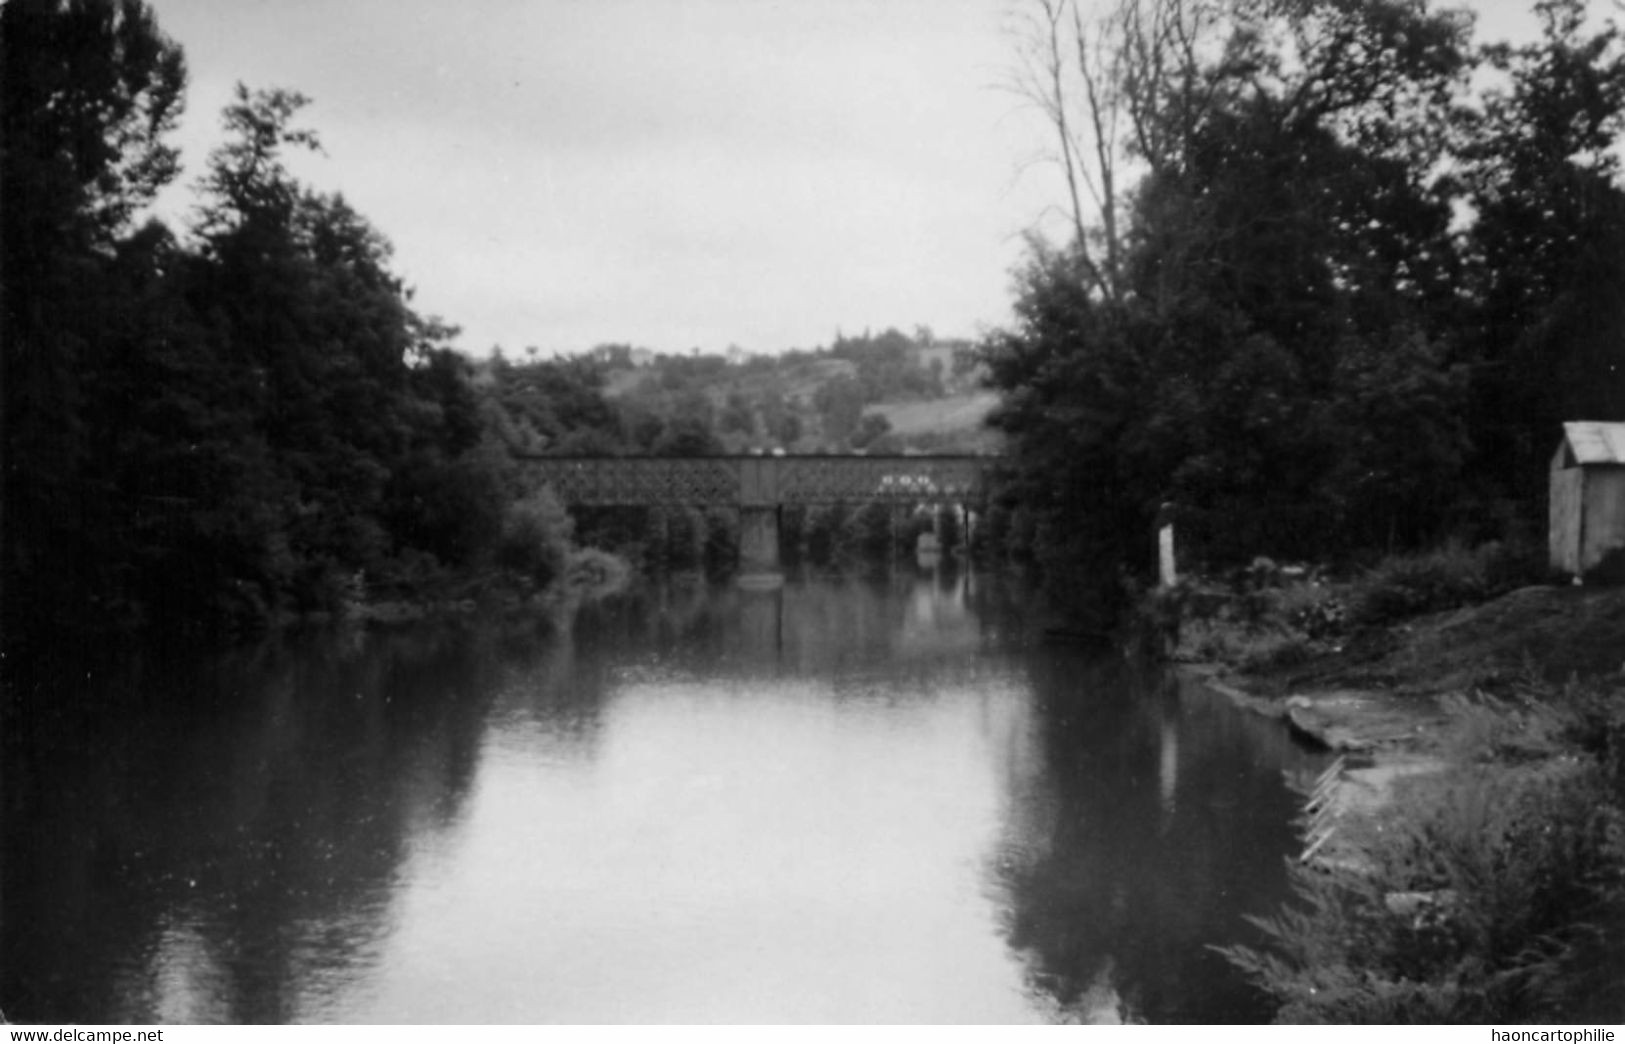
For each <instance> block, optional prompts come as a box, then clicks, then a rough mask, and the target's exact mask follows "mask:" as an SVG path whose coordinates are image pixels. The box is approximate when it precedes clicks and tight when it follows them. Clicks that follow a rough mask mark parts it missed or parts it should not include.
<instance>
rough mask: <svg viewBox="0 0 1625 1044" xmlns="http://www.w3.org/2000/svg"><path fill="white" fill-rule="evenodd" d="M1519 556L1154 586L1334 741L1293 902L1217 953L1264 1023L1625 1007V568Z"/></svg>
mask: <svg viewBox="0 0 1625 1044" xmlns="http://www.w3.org/2000/svg"><path fill="white" fill-rule="evenodd" d="M1525 561H1526V560H1525ZM1527 577H1528V571H1527V569H1523V568H1520V564H1519V561H1518V556H1514V555H1512V554H1511V553H1509V552H1508V551H1506V550H1505V549H1502V548H1498V547H1493V546H1492V547H1488V548H1481V549H1476V550H1471V551H1469V550H1465V549H1461V548H1447V549H1443V550H1441V551H1437V552H1434V553H1431V554H1428V555H1417V556H1407V557H1405V558H1396V559H1390V560H1387V561H1385V562H1383V563H1380V564H1378V565H1377V566H1376V567H1374V568H1372V569H1370V570H1367V571H1364V572H1362V573H1360V574H1358V575H1354V576H1349V577H1344V578H1329V577H1325V576H1320V575H1316V574H1315V573H1314V572H1313V571H1310V570H1292V569H1285V570H1283V569H1279V568H1276V567H1275V566H1274V565H1273V564H1270V563H1259V564H1258V565H1257V567H1256V568H1255V569H1254V570H1250V571H1248V573H1246V574H1244V575H1239V576H1236V577H1232V578H1230V580H1229V582H1227V583H1223V584H1219V583H1198V584H1191V585H1188V586H1186V587H1184V588H1182V589H1181V590H1178V591H1175V592H1172V593H1166V594H1163V595H1159V596H1156V597H1155V598H1154V599H1153V604H1152V610H1153V612H1154V613H1155V614H1157V617H1158V618H1159V619H1160V620H1161V621H1162V622H1163V627H1162V633H1163V637H1164V640H1165V641H1166V642H1167V643H1168V645H1169V647H1170V651H1171V652H1172V654H1173V656H1174V657H1175V658H1176V659H1179V660H1182V661H1184V662H1186V663H1187V664H1188V665H1189V666H1188V669H1191V670H1197V671H1200V672H1202V673H1203V674H1204V675H1205V676H1206V677H1207V678H1208V680H1209V682H1210V683H1211V684H1213V685H1214V686H1215V687H1217V688H1220V689H1222V690H1224V691H1226V692H1228V693H1229V694H1231V695H1232V697H1234V698H1235V699H1237V701H1238V702H1240V703H1242V704H1244V705H1245V706H1248V707H1249V708H1251V709H1253V710H1257V711H1260V712H1263V713H1268V714H1273V715H1277V716H1280V717H1281V718H1283V719H1284V720H1285V721H1286V722H1287V723H1288V724H1289V725H1290V727H1292V728H1293V729H1295V730H1296V731H1298V732H1299V733H1301V734H1302V735H1304V736H1305V737H1306V738H1308V739H1311V740H1313V741H1315V742H1319V743H1322V744H1324V745H1326V746H1328V747H1330V748H1333V749H1336V750H1339V751H1340V752H1341V753H1342V754H1343V757H1342V758H1341V759H1340V761H1339V762H1338V765H1337V767H1336V770H1335V771H1333V772H1331V773H1330V774H1329V775H1328V777H1327V779H1326V780H1325V785H1324V786H1323V787H1321V788H1320V789H1319V790H1318V791H1317V792H1315V793H1313V794H1306V795H1305V812H1304V817H1303V822H1302V827H1303V832H1304V858H1300V859H1299V860H1297V861H1296V862H1295V864H1294V866H1293V868H1292V876H1293V881H1294V886H1295V890H1296V893H1297V897H1298V898H1297V901H1296V902H1295V903H1293V904H1291V905H1290V906H1288V907H1286V908H1284V909H1282V910H1277V911H1260V912H1259V913H1260V917H1259V918H1258V919H1257V921H1256V925H1257V927H1258V928H1259V936H1258V939H1257V941H1256V943H1255V944H1253V945H1252V946H1248V947H1235V948H1231V949H1229V950H1227V951H1226V956H1227V957H1229V958H1230V959H1231V960H1232V961H1233V962H1234V963H1236V964H1237V965H1238V966H1240V967H1241V968H1242V969H1243V970H1244V971H1246V972H1247V973H1248V974H1249V976H1250V977H1251V978H1252V979H1253V980H1254V981H1255V982H1256V983H1257V984H1258V985H1259V986H1260V987H1261V988H1262V989H1264V990H1265V991H1266V992H1268V993H1269V994H1271V996H1273V997H1274V998H1275V1000H1276V1001H1277V1002H1278V1004H1279V1009H1278V1014H1277V1018H1278V1020H1279V1021H1283V1022H1342V1023H1347V1022H1431V1023H1462V1022H1534V1021H1557V1022H1582V1021H1593V1020H1601V1021H1609V1022H1617V1021H1620V1020H1622V1019H1625V590H1621V589H1582V588H1574V587H1566V586H1554V585H1547V584H1527V583H1525V584H1522V585H1521V586H1520V581H1521V580H1524V579H1527Z"/></svg>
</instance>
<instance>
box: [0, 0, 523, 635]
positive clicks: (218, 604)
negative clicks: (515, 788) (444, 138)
mask: <svg viewBox="0 0 1625 1044" xmlns="http://www.w3.org/2000/svg"><path fill="white" fill-rule="evenodd" d="M0 30H3V33H4V41H3V43H4V48H5V54H6V61H5V62H4V65H3V73H0V75H3V76H4V85H3V87H4V89H3V91H0V97H3V104H4V131H5V151H4V172H3V175H4V185H5V190H6V196H7V198H6V206H5V207H4V220H5V228H4V236H3V245H4V252H5V253H4V269H3V271H4V274H5V281H4V285H3V287H0V308H3V315H4V322H5V330H6V339H5V354H4V394H5V403H4V408H5V412H4V417H5V432H4V436H5V446H6V457H5V467H4V471H5V474H4V506H5V517H4V533H3V536H4V541H3V543H4V556H5V561H4V568H5V590H6V600H5V614H6V616H5V621H4V623H5V631H6V634H7V637H8V641H10V642H11V643H13V644H14V645H15V643H16V642H18V641H20V640H23V639H24V638H26V636H27V635H29V634H36V633H58V634H60V633H63V632H64V629H65V630H66V631H67V632H69V633H71V630H72V628H73V627H75V626H77V625H80V624H94V625H98V626H105V625H106V624H107V623H109V622H110V621H111V622H118V623H129V624H135V623H140V622H143V621H144V620H146V619H151V618H163V619H168V620H173V621H181V620H187V619H191V620H207V621H209V622H210V623H211V624H215V625H220V624H226V625H229V624H232V623H235V622H242V621H245V620H252V619H261V618H264V617H265V616H267V615H269V614H271V613H273V612H277V611H284V610H301V609H310V608H324V607H331V606H332V605H333V604H334V603H335V602H336V601H337V600H338V599H340V598H341V597H342V596H343V595H344V593H345V592H347V591H349V590H351V589H353V588H354V586H355V585H356V584H357V583H358V582H360V581H361V580H362V578H364V577H366V576H367V574H375V575H379V576H382V577H384V578H388V577H389V576H390V575H391V574H394V573H398V572H400V571H401V570H402V569H409V568H411V567H412V566H413V565H414V563H415V564H416V565H417V566H421V565H422V564H423V563H424V562H434V563H440V564H448V565H450V564H462V563H466V562H467V561H468V560H469V559H470V558H471V557H472V556H474V555H475V554H477V553H478V552H479V551H480V549H482V548H483V547H485V546H487V545H489V544H491V543H492V542H494V540H495V539H496V537H497V534H498V533H499V531H500V528H501V525H502V509H503V499H502V491H501V489H500V476H499V475H498V474H497V472H496V471H495V470H494V468H493V467H492V465H491V462H490V461H489V459H488V458H487V457H484V456H482V455H481V454H480V453H479V452H478V449H479V446H480V443H481V425H480V419H479V412H478V404H477V401H476V399H475V396H474V394H473V392H472V388H471V385H470V383H469V381H468V380H467V373H466V370H467V365H466V363H465V362H464V361H463V360H462V358H461V357H460V356H458V355H457V354H455V353H454V352H453V351H452V350H451V349H450V347H449V343H448V342H449V338H450V336H451V335H452V334H453V333H454V331H452V330H450V329H449V328H447V327H445V326H443V325H441V324H439V323H438V322H436V321H435V320H433V319H430V318H426V317H424V316H420V315H418V314H417V313H416V312H414V311H413V310H412V308H411V306H410V298H411V294H410V291H409V290H408V289H407V288H406V287H405V286H404V284H403V283H402V281H401V280H400V278H399V277H398V276H397V275H395V274H394V272H393V271H392V270H391V268H390V247H389V244H388V242H387V241H386V240H385V238H384V237H383V236H382V235H381V234H380V233H379V232H378V231H377V230H376V229H374V228H373V227H372V226H371V225H369V224H368V223H367V221H366V220H365V219H364V218H363V217H362V216H361V215H359V214H358V213H356V211H355V210H354V209H353V208H352V207H351V206H350V205H349V204H348V203H347V202H346V201H345V200H344V199H343V198H342V197H340V196H336V195H326V194H322V193H318V192H315V191H313V190H311V189H309V188H308V187H306V186H304V185H301V184H299V183H298V182H297V181H296V180H295V179H294V178H293V177H292V176H291V175H290V174H289V173H288V171H287V169H286V167H285V166H284V164H283V155H284V152H285V150H286V149H288V148H301V147H316V145H317V142H316V138H315V136H314V134H313V133H312V132H310V131H309V130H306V129H303V128H300V127H298V126H297V125H296V119H297V117H298V114H299V112H300V109H301V108H302V107H303V106H304V105H305V99H304V98H302V97H301V96H299V95H297V94H295V93H291V92H287V91H280V90H272V91H250V90H248V89H247V88H244V87H242V86H240V85H239V87H238V90H237V94H236V97H235V100H234V101H233V102H232V104H231V105H230V106H229V107H228V108H227V109H226V111H225V114H224V120H223V123H224V130H225V135H226V137H225V141H224V142H223V143H222V144H221V145H220V146H219V147H218V148H217V149H216V150H215V151H214V152H213V153H212V154H211V155H210V157H209V159H208V163H207V169H206V171H205V172H204V173H203V175H202V177H201V178H200V179H199V181H198V188H199V190H200V194H201V197H202V200H203V203H202V206H201V207H200V209H199V212H198V214H197V217H196V219H195V222H194V223H193V225H192V227H191V228H189V229H187V230H185V232H184V233H182V234H177V233H176V232H175V231H174V230H172V229H170V228H168V227H166V226H165V225H163V224H161V223H159V222H158V221H156V220H148V221H146V222H145V223H142V222H141V221H140V220H139V218H140V216H141V214H142V212H143V210H144V208H146V207H147V206H148V205H149V204H150V203H152V201H153V200H154V198H155V195H156V193H157V192H158V190H159V189H161V188H162V187H163V186H164V185H165V184H166V183H168V182H169V181H171V180H172V179H173V178H175V176H176V175H177V173H178V170H179V167H178V162H177V155H176V152H175V150H174V149H173V148H172V147H170V146H168V145H166V144H165V143H164V137H165V135H166V133H167V132H168V131H170V130H171V129H172V128H173V126H174V124H175V122H176V119H177V118H178V115H179V113H180V111H181V105H182V91H183V88H184V84H185V64H184V61H183V58H182V54H181V50H180V48H179V47H178V46H177V45H176V44H175V43H173V42H172V41H170V40H169V39H168V38H166V37H165V36H164V35H163V34H162V32H160V30H159V29H158V27H157V25H156V23H155V21H154V19H153V16H152V13H151V11H150V9H148V8H147V6H146V5H145V4H143V3H140V2H138V0H116V2H115V0H100V2H89V0H87V2H74V3H66V4H65V3H60V2H57V0H19V2H14V3H8V4H6V5H5V7H4V9H3V10H0Z"/></svg>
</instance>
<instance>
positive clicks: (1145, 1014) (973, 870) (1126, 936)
mask: <svg viewBox="0 0 1625 1044" xmlns="http://www.w3.org/2000/svg"><path fill="white" fill-rule="evenodd" d="M1027 605H1028V601H1027V600H1026V599H1025V598H1024V597H1022V595H1021V592H1020V591H1019V590H1016V589H1013V588H1009V587H1005V586H1001V585H1000V584H999V583H997V582H995V581H994V580H992V579H987V578H984V577H982V576H980V575H978V576H975V577H969V576H967V575H965V574H962V573H961V574H957V575H956V574H954V573H951V572H950V573H937V574H934V575H929V576H926V575H920V576H908V577H903V578H892V579H889V580H885V581H865V580H856V579H853V580H845V581H839V580H816V581H814V580H809V581H804V582H792V583H790V584H789V585H787V586H786V587H785V588H784V589H783V590H782V591H777V592H766V593H761V592H746V591H741V590H738V589H736V588H733V587H714V588H707V587H705V586H702V585H697V584H696V585H690V586H686V587H685V586H669V587H663V588H659V589H653V590H649V591H645V592H642V593H637V594H631V595H626V596H622V597H620V598H617V599H614V600H612V601H609V602H606V603H601V604H599V605H596V606H591V607H588V608H586V609H583V610H582V611H581V612H580V613H579V614H578V615H576V616H575V617H574V619H573V620H572V621H570V622H568V623H566V624H563V625H560V624H554V625H537V624H535V623H530V624H526V625H515V624H511V623H510V624H505V625H498V624H478V623H469V622H465V623H461V624H458V625H455V626H452V625H445V624H442V625H438V626H423V627H419V628H415V629H406V630H395V631H389V632H384V633H366V632H362V633H355V634H348V635H339V636H327V637H324V638H321V639H302V640H300V641H297V642H295V641H288V640H285V641H282V642H280V643H276V644H268V645H265V646H263V647H261V648H257V649H253V650H248V651H244V652H240V653H236V654H233V655H231V656H227V657H223V658H222V657H217V658H213V659H211V660H209V661H207V662H203V663H199V662H188V661H187V660H186V659H185V658H184V657H177V656H173V655H171V656H169V657H167V658H165V657H158V656H151V657H149V658H148V662H146V663H145V665H144V666H141V667H139V668H131V669H128V670H124V671H119V672H114V673H113V674H112V675H110V676H105V677H98V676H96V674H95V672H94V671H92V672H91V674H92V677H91V678H89V679H88V680H87V679H84V678H80V679H77V680H76V681H75V682H74V683H73V685H71V686H69V685H68V684H67V683H66V682H64V683H63V684H64V688H63V691H62V693H61V694H60V695H61V698H62V699H69V698H72V699H74V700H76V701H90V702H87V703H84V705H86V706H90V705H93V704H94V705H96V706H97V707H98V710H97V711H96V713H95V714H94V715H88V716H87V719H88V720H86V721H83V722H80V723H78V724H73V725H64V724H62V723H61V722H60V721H59V720H58V719H57V717H56V716H46V717H43V718H40V717H37V718H36V719H35V720H34V721H33V722H32V723H31V722H29V721H26V720H25V721H21V722H20V723H18V724H17V725H14V727H21V728H23V729H25V731H28V732H35V731H37V732H38V736H37V737H34V738H31V739H30V741H29V743H28V744H27V747H26V754H17V755H15V756H14V757H13V759H12V763H11V764H10V765H9V766H8V772H7V789H6V793H5V803H6V819H5V823H4V876H3V878H0V882H3V892H0V894H3V901H4V906H3V915H4V921H3V922H0V1009H3V1010H4V1013H5V1014H6V1016H8V1017H9V1018H10V1019H12V1020H13V1021H68V1020H72V1021H78V1022H90V1023H105V1022H142V1021H160V1022H182V1023H186V1022H215V1021H228V1022H307V1021H308V1022H364V1023H434V1022H451V1023H467V1022H525V1023H528V1022H544V1023H546V1022H551V1023H561V1022H568V1023H574V1022H589V1023H592V1022H653V1023H665V1022H702V1023H704V1022H714V1023H723V1022H728V1023H733V1022H769V1023H821V1022H860V1023H869V1022H914V1023H988V1022H996V1023H1020V1022H1048V1021H1100V1020H1113V1019H1117V1018H1124V1017H1126V1018H1133V1019H1141V1020H1147V1021H1153V1022H1162V1021H1220V1022H1224V1021H1253V1020H1256V1019H1258V1018H1260V1017H1263V1016H1265V1015H1266V1014H1267V1009H1266V1008H1265V1007H1264V1006H1263V1005H1262V1002H1261V1000H1260V998H1259V997H1258V996H1257V995H1255V994H1254V993H1253V992H1252V991H1251V989H1250V988H1249V987H1247V986H1246V985H1245V984H1244V983H1242V982H1241V981H1240V980H1239V979H1238V978H1237V977H1236V976H1235V975H1234V974H1232V973H1231V972H1230V971H1229V970H1228V968H1227V967H1226V966H1225V964H1224V962H1223V961H1222V960H1220V959H1219V958H1218V957H1216V956H1215V955H1214V954H1213V953H1212V952H1211V951H1209V950H1208V949H1207V946H1208V945H1209V944H1222V943H1225V942H1229V941H1235V940H1240V939H1248V940H1251V939H1254V938H1255V936H1254V934H1253V930H1252V929H1251V928H1249V927H1248V926H1247V925H1246V923H1245V922H1244V921H1243V920H1242V915H1243V914H1245V913H1250V912H1263V911H1266V910H1268V909H1270V908H1271V907H1272V906H1273V905H1274V904H1275V903H1276V902H1277V901H1278V900H1280V899H1281V898H1282V897H1283V894H1284V889H1285V882H1284V871H1283V865H1282V857H1283V854H1284V853H1286V852H1288V851H1289V850H1290V848H1291V846H1292V841H1293V838H1292V834H1291V831H1290V829H1289V827H1288V821H1289V819H1290V817H1291V815H1292V812H1293V799H1292V797H1291V794H1290V792H1289V791H1288V790H1287V788H1286V787H1285V785H1284V782H1283V774H1284V773H1301V774H1310V773H1313V772H1314V771H1316V769H1317V768H1318V767H1319V763H1320V759H1319V758H1318V757H1317V756H1315V755H1311V754H1308V753H1305V752H1303V751H1301V750H1299V749H1297V748H1296V747H1294V746H1293V744H1292V743H1290V742H1289V741H1288V739H1287V738H1286V736H1285V735H1284V734H1283V732H1282V731H1281V730H1280V728H1279V726H1278V725H1277V724H1275V723H1271V722H1266V721H1264V720H1261V719H1257V718H1253V717H1249V716H1246V715H1243V714H1240V713H1238V712H1236V711H1235V710H1233V709H1232V708H1231V707H1230V706H1229V705H1228V704H1227V703H1226V702H1224V701H1223V700H1221V699H1218V698H1215V697H1213V696H1211V695H1209V694H1206V693H1205V692H1204V691H1203V690H1201V689H1199V688H1197V687H1194V686H1184V687H1182V686H1180V685H1178V684H1177V683H1175V682H1173V681H1171V680H1166V679H1163V678H1159V677H1158V676H1156V675H1154V674H1147V673H1145V672H1142V671H1136V670H1133V669H1130V668H1128V667H1126V666H1124V665H1123V664H1121V663H1120V662H1118V661H1116V660H1114V659H1113V658H1111V657H1109V656H1107V655H1104V654H1102V653H1100V652H1098V651H1093V652H1092V651H1089V650H1086V649H1082V648H1077V647H1071V646H1064V645H1055V644H1046V643H1044V642H1042V641H1040V640H1038V637H1037V635H1036V631H1035V629H1034V628H1033V627H1032V626H1031V623H1030V621H1029V620H1028V619H1027V618H1026V614H1027V609H1026V607H1027ZM159 661H162V662H159ZM70 689H71V690H72V691H71V693H70ZM13 739H16V737H15V736H14V737H13ZM15 749H16V748H14V750H15Z"/></svg>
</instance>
